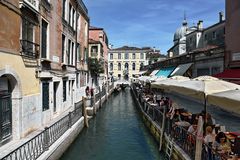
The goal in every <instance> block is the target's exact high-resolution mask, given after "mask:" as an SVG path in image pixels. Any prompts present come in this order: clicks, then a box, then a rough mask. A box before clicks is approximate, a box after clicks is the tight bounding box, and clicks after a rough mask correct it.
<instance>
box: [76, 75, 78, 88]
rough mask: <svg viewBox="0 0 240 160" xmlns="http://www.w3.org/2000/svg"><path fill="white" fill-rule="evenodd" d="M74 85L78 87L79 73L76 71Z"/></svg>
mask: <svg viewBox="0 0 240 160" xmlns="http://www.w3.org/2000/svg"><path fill="white" fill-rule="evenodd" d="M76 87H77V88H79V73H76Z"/></svg>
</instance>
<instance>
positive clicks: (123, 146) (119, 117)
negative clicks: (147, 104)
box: [61, 89, 163, 160]
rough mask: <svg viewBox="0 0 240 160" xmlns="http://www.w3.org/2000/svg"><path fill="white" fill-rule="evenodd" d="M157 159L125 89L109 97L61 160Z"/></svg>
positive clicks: (159, 156) (153, 142)
mask: <svg viewBox="0 0 240 160" xmlns="http://www.w3.org/2000/svg"><path fill="white" fill-rule="evenodd" d="M113 159H114V160H123V159H124V160H128V159H129V160H132V159H137V160H146V159H147V160H158V159H161V160H162V159H163V156H162V155H161V154H160V153H159V151H158V145H157V143H156V142H155V141H154V139H153V137H152V136H151V134H150V132H149V131H148V130H147V128H146V127H145V126H144V124H143V121H142V119H141V117H140V115H139V113H138V110H137V108H136V107H135V104H134V101H133V97H132V95H131V92H130V90H129V89H126V90H125V91H122V92H120V93H119V94H118V95H114V94H113V95H112V96H110V98H109V99H108V101H107V102H106V103H105V104H103V107H102V108H101V109H100V110H99V111H98V113H97V116H96V117H94V118H93V119H92V120H90V122H89V128H85V129H84V130H83V131H82V132H81V133H80V134H79V136H78V138H77V139H76V140H75V142H74V143H73V144H72V145H71V146H70V148H69V149H68V150H67V151H66V152H65V153H64V155H63V156H62V157H61V160H113Z"/></svg>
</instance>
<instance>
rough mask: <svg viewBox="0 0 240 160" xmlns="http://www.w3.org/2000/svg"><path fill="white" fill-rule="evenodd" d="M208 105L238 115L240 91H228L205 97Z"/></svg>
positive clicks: (239, 111) (239, 112)
mask: <svg viewBox="0 0 240 160" xmlns="http://www.w3.org/2000/svg"><path fill="white" fill-rule="evenodd" d="M207 101H208V103H209V104H212V105H215V106H218V107H220V108H223V109H225V110H227V111H229V112H233V113H236V114H239V115H240V90H229V91H225V92H220V93H214V94H209V95H208V96H207Z"/></svg>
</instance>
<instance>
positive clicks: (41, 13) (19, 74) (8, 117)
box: [0, 0, 89, 146]
mask: <svg viewBox="0 0 240 160" xmlns="http://www.w3.org/2000/svg"><path fill="white" fill-rule="evenodd" d="M61 2H62V3H59V2H58V1H49V0H41V1H40V0H35V1H29V0H9V1H1V2H0V13H1V16H0V20H1V22H3V23H1V24H0V29H1V33H0V54H1V57H0V115H1V117H0V123H1V124H0V146H1V145H4V144H6V145H7V142H9V141H11V140H13V141H14V140H19V139H21V138H23V137H26V136H27V135H29V134H30V133H32V132H34V131H36V130H38V129H39V128H41V127H44V126H46V125H47V124H49V123H50V122H51V121H53V120H54V119H57V118H58V117H59V116H62V115H63V114H64V113H66V112H68V111H71V110H73V109H74V103H76V102H78V101H80V100H81V96H83V95H85V92H84V90H85V87H86V85H87V83H88V65H87V59H88V25H89V17H88V10H87V8H86V7H85V5H84V3H83V2H82V1H81V0H78V1H75V0H63V1H61ZM2 115H4V116H3V117H2Z"/></svg>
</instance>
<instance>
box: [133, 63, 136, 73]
mask: <svg viewBox="0 0 240 160" xmlns="http://www.w3.org/2000/svg"><path fill="white" fill-rule="evenodd" d="M135 69H136V64H135V63H133V64H132V70H133V71H135Z"/></svg>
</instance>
